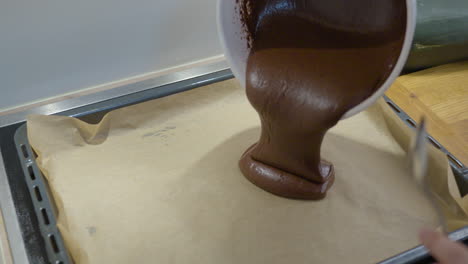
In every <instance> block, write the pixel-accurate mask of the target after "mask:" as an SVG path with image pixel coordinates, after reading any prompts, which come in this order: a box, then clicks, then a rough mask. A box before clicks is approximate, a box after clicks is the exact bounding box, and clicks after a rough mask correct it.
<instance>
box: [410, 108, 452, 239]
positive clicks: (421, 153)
mask: <svg viewBox="0 0 468 264" xmlns="http://www.w3.org/2000/svg"><path fill="white" fill-rule="evenodd" d="M428 143H429V141H428V139H427V133H426V120H425V118H424V117H423V118H421V121H419V124H418V126H417V127H416V135H415V136H414V138H413V142H412V146H411V149H410V151H409V153H408V157H409V161H410V167H411V172H412V175H413V177H414V179H415V180H416V182H417V183H418V184H419V186H421V188H422V189H423V192H424V194H425V195H426V197H427V199H428V200H429V201H430V202H431V204H432V207H433V208H434V210H435V212H436V213H437V218H438V220H439V224H440V226H441V227H442V230H443V231H444V232H446V231H447V222H446V221H445V217H444V213H443V211H442V208H441V207H440V205H439V204H438V203H437V201H436V197H435V196H434V194H433V193H432V191H431V188H430V187H429V182H428V181H429V179H428V178H427V176H428V174H427V167H428V153H427V144H428Z"/></svg>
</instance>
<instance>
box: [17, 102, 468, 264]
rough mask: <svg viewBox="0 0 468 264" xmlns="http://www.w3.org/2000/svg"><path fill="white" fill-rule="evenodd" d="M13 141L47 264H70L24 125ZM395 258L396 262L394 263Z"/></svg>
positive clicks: (466, 179)
mask: <svg viewBox="0 0 468 264" xmlns="http://www.w3.org/2000/svg"><path fill="white" fill-rule="evenodd" d="M384 99H385V101H386V102H387V104H388V105H389V106H390V107H391V108H392V109H393V111H394V112H395V113H396V114H397V115H398V116H399V117H400V118H401V119H402V120H403V121H404V122H405V123H406V124H408V126H410V127H415V126H416V122H415V121H414V120H413V119H411V118H410V117H409V116H408V115H406V114H405V113H404V112H403V111H402V110H401V109H400V108H399V107H398V106H397V105H395V104H394V103H393V102H392V101H391V100H390V99H389V98H387V97H384ZM429 140H430V142H431V144H432V145H434V146H435V147H436V148H438V149H440V150H441V151H442V152H444V153H445V154H446V155H447V157H448V158H449V161H450V165H451V167H452V169H453V171H454V174H455V176H456V178H457V182H458V184H459V186H460V190H461V192H462V193H463V194H465V193H467V192H466V191H467V190H468V169H467V168H466V167H465V166H464V165H463V164H462V163H461V162H460V161H459V160H458V159H457V158H456V157H454V156H453V155H452V154H450V153H449V152H448V151H447V150H446V149H445V148H444V147H443V146H442V145H441V144H440V143H439V142H437V141H436V140H435V139H434V138H432V137H430V136H429ZM14 141H15V145H16V150H17V154H18V157H19V159H20V162H21V167H22V171H23V174H24V177H25V179H26V183H27V185H28V189H29V194H30V196H31V199H32V201H33V206H34V211H35V214H36V217H37V219H38V223H39V229H40V232H41V236H42V238H43V239H44V242H45V247H46V253H47V257H48V260H49V262H50V263H54V264H71V263H73V262H72V259H71V257H70V255H69V253H68V252H67V249H66V246H65V243H64V240H63V237H62V236H61V234H60V231H59V230H58V228H57V225H56V219H57V215H58V212H57V209H56V208H57V207H56V205H55V203H54V199H53V197H52V195H51V192H50V189H49V187H48V184H47V180H46V179H45V178H44V175H43V174H42V172H41V170H40V169H39V167H38V166H37V163H36V160H35V158H36V155H35V153H34V151H33V150H32V148H31V146H30V144H29V141H28V136H27V129H26V124H24V125H22V126H21V127H19V128H18V129H17V131H16V133H15V136H14ZM453 236H456V237H468V229H462V230H459V231H457V232H454V234H453ZM425 253H427V251H425V249H424V248H423V247H417V248H414V249H411V250H409V251H407V252H404V253H402V254H401V255H398V256H395V257H393V258H392V259H391V261H393V262H389V261H390V260H387V261H386V262H383V263H419V262H412V261H413V260H414V257H415V256H416V257H418V256H421V255H422V254H425ZM395 261H396V262H395Z"/></svg>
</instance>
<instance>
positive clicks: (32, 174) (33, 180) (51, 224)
mask: <svg viewBox="0 0 468 264" xmlns="http://www.w3.org/2000/svg"><path fill="white" fill-rule="evenodd" d="M15 145H16V151H17V154H18V156H19V159H20V162H21V168H22V169H23V173H24V176H25V178H26V183H27V185H28V189H29V194H30V195H31V199H32V201H33V205H34V210H35V213H36V217H37V219H38V222H39V229H40V231H41V235H42V238H43V239H44V242H45V248H46V252H47V256H48V258H49V261H50V263H53V264H72V263H73V262H72V260H71V257H70V255H69V254H68V252H67V249H66V247H65V243H64V241H63V237H62V235H61V234H60V231H59V229H58V227H57V222H56V219H57V216H58V211H57V207H56V205H55V202H54V199H53V197H52V194H51V192H50V189H49V186H48V184H47V179H45V177H44V175H43V174H42V172H41V170H40V169H39V167H38V165H37V163H36V160H35V154H34V151H33V150H32V148H31V146H30V144H29V141H28V135H27V127H26V124H24V125H22V126H20V127H19V128H18V129H17V130H16V133H15Z"/></svg>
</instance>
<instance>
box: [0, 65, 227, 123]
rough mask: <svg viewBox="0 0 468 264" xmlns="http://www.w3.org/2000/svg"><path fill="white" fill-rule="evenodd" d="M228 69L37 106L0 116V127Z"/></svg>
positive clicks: (207, 68) (200, 70)
mask: <svg viewBox="0 0 468 264" xmlns="http://www.w3.org/2000/svg"><path fill="white" fill-rule="evenodd" d="M227 69H229V66H228V64H227V63H226V62H225V61H221V62H217V63H213V64H209V65H203V66H200V67H194V68H191V69H187V70H183V71H180V72H175V73H171V74H167V75H163V76H160V77H156V78H153V79H149V80H145V81H142V82H138V83H133V84H129V85H125V86H121V87H117V88H113V89H110V90H106V91H102V92H97V93H94V94H90V95H85V96H82V97H77V98H72V99H68V100H63V101H60V102H56V103H52V104H48V105H43V106H39V107H36V108H32V109H28V110H25V111H22V112H18V113H13V114H10V115H5V116H0V127H4V126H7V125H11V124H15V123H18V122H22V121H25V120H26V117H27V116H28V115H31V114H43V115H51V114H55V113H59V112H63V111H66V110H70V109H74V108H78V107H81V106H86V105H89V104H93V103H97V102H101V101H105V100H109V99H113V98H117V97H120V96H124V95H128V94H132V93H136V92H141V91H144V90H147V89H151V88H154V87H159V86H163V85H167V84H171V83H175V82H180V81H183V80H187V79H191V78H195V77H200V76H203V75H206V74H209V73H213V72H216V71H221V70H227Z"/></svg>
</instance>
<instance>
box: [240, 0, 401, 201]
mask: <svg viewBox="0 0 468 264" xmlns="http://www.w3.org/2000/svg"><path fill="white" fill-rule="evenodd" d="M240 7H241V8H240V10H241V16H242V20H243V22H244V24H245V29H246V32H247V35H248V39H249V45H250V48H251V51H250V55H249V58H248V65H247V78H246V88H247V96H248V99H249V101H250V103H251V104H252V106H253V107H254V108H255V109H256V110H257V112H258V114H259V115H260V119H261V125H262V132H261V137H260V139H259V141H258V142H257V143H256V144H254V145H253V146H252V147H251V148H249V149H248V150H247V151H246V153H245V154H244V155H243V156H242V158H241V160H240V164H239V165H240V168H241V170H242V173H243V174H244V175H245V176H246V177H247V179H249V180H250V181H251V182H253V183H254V184H256V185H257V186H259V187H261V188H263V189H264V190H266V191H269V192H271V193H274V194H276V195H280V196H283V197H288V198H294V199H321V198H323V197H325V195H326V192H327V190H328V189H329V188H330V187H331V186H332V183H333V180H334V177H335V176H334V169H333V165H332V164H331V163H329V162H327V161H324V160H321V156H320V147H321V144H322V140H323V137H324V135H325V133H326V132H327V131H328V130H329V129H330V128H331V127H333V126H334V125H335V124H336V123H337V122H338V121H339V120H340V118H341V117H342V116H343V115H344V114H345V113H346V112H347V111H348V110H349V109H351V108H353V107H354V106H356V105H358V104H359V103H360V102H362V101H364V100H365V99H366V98H368V97H369V96H370V95H371V94H372V93H373V92H374V91H375V90H376V89H377V88H378V87H379V86H380V85H382V84H383V82H384V81H385V80H386V78H387V77H388V76H389V74H390V73H391V71H392V69H393V68H394V65H395V64H396V61H397V60H398V57H399V54H400V50H401V47H402V45H403V39H404V33H405V27H406V6H405V1H403V0H381V1H371V0H353V1H342V0H331V1H321V0H309V1H304V0H302V1H301V0H256V1H246V0H244V1H241V2H240ZM340 176H341V177H346V175H340Z"/></svg>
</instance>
